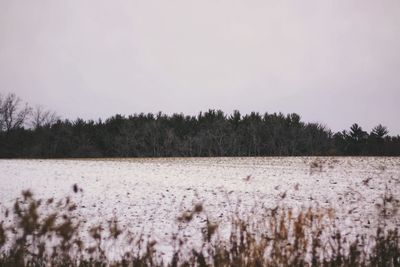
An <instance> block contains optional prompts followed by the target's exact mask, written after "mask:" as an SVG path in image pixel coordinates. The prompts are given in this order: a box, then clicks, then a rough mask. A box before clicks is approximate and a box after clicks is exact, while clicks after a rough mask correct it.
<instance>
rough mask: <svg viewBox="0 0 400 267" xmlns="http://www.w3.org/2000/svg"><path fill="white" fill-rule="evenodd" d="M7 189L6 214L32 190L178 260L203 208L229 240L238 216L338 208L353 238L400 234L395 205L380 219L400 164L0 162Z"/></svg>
mask: <svg viewBox="0 0 400 267" xmlns="http://www.w3.org/2000/svg"><path fill="white" fill-rule="evenodd" d="M74 185H76V186H75V188H74V189H75V191H77V192H74V190H73V187H74ZM0 187H1V191H0V206H1V209H2V212H3V211H4V210H6V209H7V208H9V207H12V205H13V203H14V201H15V200H16V198H18V197H20V196H21V191H23V190H26V189H29V190H31V192H32V193H33V194H34V196H35V197H36V198H38V199H39V198H40V199H49V198H55V199H61V198H64V197H67V196H71V197H72V199H73V201H74V202H75V203H77V204H78V207H77V209H76V212H77V216H78V217H80V220H82V221H83V222H84V223H85V226H84V227H87V228H89V227H90V226H91V225H95V224H96V223H101V222H104V221H106V220H108V219H111V218H117V220H118V223H119V225H120V227H121V228H122V229H129V231H131V232H134V233H142V234H144V236H147V235H151V238H152V239H153V240H155V241H156V242H157V244H156V245H155V247H156V249H157V250H158V251H160V252H161V254H162V255H164V256H163V257H165V258H169V257H171V254H172V248H171V246H170V240H171V239H172V238H173V236H172V235H173V234H174V233H176V232H178V231H179V230H180V229H181V228H182V225H181V224H180V223H177V218H178V217H179V216H180V215H181V214H182V213H183V212H185V211H187V210H190V209H192V208H193V207H194V206H195V205H196V204H201V206H202V208H203V209H204V213H206V214H207V220H209V221H215V222H218V223H219V228H218V232H219V235H220V236H221V238H222V239H223V238H227V237H228V235H229V232H230V231H231V228H230V226H229V225H230V224H229V223H230V220H231V218H232V216H233V215H235V214H236V215H237V214H239V215H241V216H247V217H250V218H251V219H252V220H253V219H254V220H257V219H262V218H258V217H260V216H263V214H264V213H263V212H262V210H264V209H266V208H267V209H274V208H275V207H278V206H279V207H285V208H292V209H293V211H294V212H296V211H300V210H302V209H306V208H308V207H313V208H314V209H326V210H330V209H331V208H332V210H334V218H333V220H334V221H335V223H336V224H337V225H338V227H339V229H340V231H341V234H342V235H343V236H345V237H348V238H349V239H352V238H355V237H356V236H359V235H360V234H365V235H366V236H368V235H372V234H373V233H375V231H376V228H377V227H378V223H380V221H381V220H382V216H384V217H385V218H386V219H387V220H386V221H385V223H386V224H387V225H388V226H389V227H391V228H399V227H400V216H398V215H396V214H395V212H396V209H395V208H396V207H395V205H394V204H393V203H391V205H392V208H393V210H387V211H385V213H388V214H382V213H381V207H382V206H383V205H385V203H383V202H384V201H385V198H384V195H385V194H391V195H393V196H399V195H400V158H386V157H385V158H384V157H379V158H377V157H365V158H364V157H332V158H331V157H320V158H317V157H288V158H285V157H283V158H279V157H270V158H268V157H265V158H264V157H263V158H156V159H77V160H1V161H0ZM396 201H397V200H396ZM390 213H392V214H390ZM202 222H204V216H203V215H200V214H199V215H198V216H196V218H194V222H193V223H192V225H191V226H190V227H189V228H185V238H188V239H191V240H192V241H191V242H194V246H196V242H197V240H198V239H201V235H198V234H196V233H197V230H198V229H197V228H198V227H200V226H199V225H200V224H201V223H202ZM5 224H7V220H5Z"/></svg>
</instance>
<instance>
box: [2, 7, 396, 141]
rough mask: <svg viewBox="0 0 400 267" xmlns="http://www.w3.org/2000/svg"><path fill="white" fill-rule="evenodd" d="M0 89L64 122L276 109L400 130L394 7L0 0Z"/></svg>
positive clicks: (339, 123) (337, 124)
mask: <svg viewBox="0 0 400 267" xmlns="http://www.w3.org/2000/svg"><path fill="white" fill-rule="evenodd" d="M0 92H1V93H2V94H5V93H7V92H14V93H16V94H17V95H19V96H20V97H21V98H23V99H24V100H26V101H28V102H29V103H30V104H32V105H35V104H43V105H44V106H46V107H48V108H50V109H53V110H55V111H57V112H58V113H59V114H60V115H61V116H62V117H64V118H76V117H82V118H85V119H87V118H92V119H97V118H99V117H102V118H105V117H108V116H111V115H114V114H116V113H121V114H132V113H138V112H156V111H163V112H165V113H173V112H184V113H187V114H197V112H198V111H200V110H207V109H209V108H215V109H222V110H224V111H226V112H232V111H233V110H234V109H238V110H240V111H241V112H242V113H246V112H250V111H259V112H262V113H264V112H266V111H267V112H270V113H272V112H279V111H282V112H284V113H289V112H296V113H299V114H300V115H301V116H302V118H303V120H305V121H312V122H322V123H325V124H326V125H327V126H329V127H330V128H331V129H333V130H335V131H336V130H341V129H345V128H346V129H347V128H349V127H350V125H351V124H352V123H353V122H358V123H359V124H361V125H362V126H363V127H364V128H365V129H367V130H370V128H371V127H372V126H374V125H376V124H378V123H382V124H384V125H386V126H388V127H389V130H390V133H391V134H400V123H399V122H400V119H399V114H400V104H399V102H400V2H399V1H398V0H392V1H391V0H379V1H377V0H360V1H349V0H343V1H341V0H335V1H321V0H315V1H277V0H276V1H268V0H260V1H257V0H242V1H237V0H197V1H191V0H143V1H128V0H126V1H120V0H113V1H101V0H68V1H56V0H38V1H20V0H0Z"/></svg>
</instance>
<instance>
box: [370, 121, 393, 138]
mask: <svg viewBox="0 0 400 267" xmlns="http://www.w3.org/2000/svg"><path fill="white" fill-rule="evenodd" d="M388 133H389V131H388V129H387V128H386V127H385V126H382V124H379V125H377V126H375V127H374V128H373V129H372V131H371V135H373V136H375V137H377V138H379V139H383V138H384V137H385V136H386V135H387V134H388Z"/></svg>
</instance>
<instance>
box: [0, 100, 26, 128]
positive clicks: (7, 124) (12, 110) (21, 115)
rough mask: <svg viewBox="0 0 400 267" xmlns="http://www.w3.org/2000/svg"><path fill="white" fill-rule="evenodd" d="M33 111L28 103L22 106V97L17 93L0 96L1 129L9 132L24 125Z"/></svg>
mask: <svg viewBox="0 0 400 267" xmlns="http://www.w3.org/2000/svg"><path fill="white" fill-rule="evenodd" d="M31 111H32V109H31V108H30V107H29V106H28V104H27V103H25V105H23V106H21V99H20V98H19V97H17V96H16V95H15V94H8V95H7V96H6V97H4V98H2V97H1V96H0V127H1V128H0V130H1V131H7V132H8V131H10V130H12V129H16V128H19V127H22V126H23V125H24V123H25V121H26V119H27V118H28V116H29V115H30V114H31Z"/></svg>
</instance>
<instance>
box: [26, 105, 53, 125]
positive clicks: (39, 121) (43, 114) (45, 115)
mask: <svg viewBox="0 0 400 267" xmlns="http://www.w3.org/2000/svg"><path fill="white" fill-rule="evenodd" d="M59 119H60V117H59V116H58V115H57V114H56V113H55V112H53V111H50V110H45V109H44V108H43V106H40V105H38V106H36V107H35V109H34V110H33V112H32V119H31V125H32V127H33V128H35V129H36V128H39V127H42V126H51V125H53V124H54V123H56V122H57V121H58V120H59Z"/></svg>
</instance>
